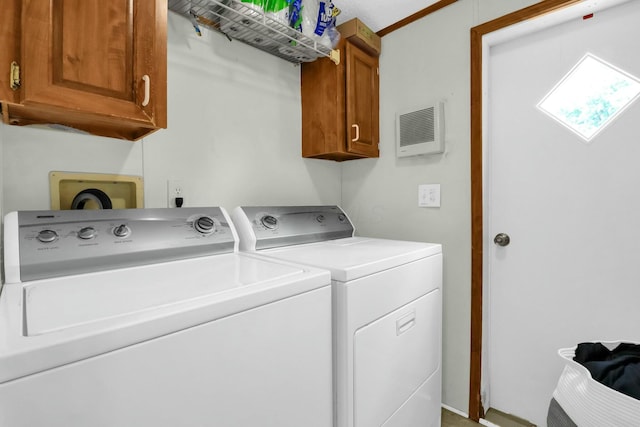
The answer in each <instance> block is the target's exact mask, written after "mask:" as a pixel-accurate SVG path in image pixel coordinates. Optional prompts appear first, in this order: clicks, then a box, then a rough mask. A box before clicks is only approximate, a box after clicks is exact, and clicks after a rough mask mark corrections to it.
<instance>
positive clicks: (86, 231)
mask: <svg viewBox="0 0 640 427" xmlns="http://www.w3.org/2000/svg"><path fill="white" fill-rule="evenodd" d="M78 237H79V238H81V239H83V240H89V239H93V238H94V237H96V229H95V228H93V227H83V228H81V229H80V231H78Z"/></svg>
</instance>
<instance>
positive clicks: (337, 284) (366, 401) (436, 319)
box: [232, 206, 442, 427]
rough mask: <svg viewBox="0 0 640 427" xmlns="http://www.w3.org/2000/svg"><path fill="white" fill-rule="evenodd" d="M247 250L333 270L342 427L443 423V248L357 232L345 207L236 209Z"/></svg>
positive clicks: (337, 396) (337, 407)
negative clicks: (377, 237) (374, 236)
mask: <svg viewBox="0 0 640 427" xmlns="http://www.w3.org/2000/svg"><path fill="white" fill-rule="evenodd" d="M232 221H233V222H234V225H235V226H236V228H237V231H238V235H239V238H240V250H241V251H249V252H256V253H257V254H259V255H261V256H263V257H268V258H269V259H278V260H286V261H291V262H295V263H300V264H304V265H309V266H314V267H318V268H324V269H327V270H329V271H331V277H332V290H333V320H334V324H333V328H334V392H335V399H336V400H335V407H334V416H335V425H336V427H377V426H385V427H439V426H440V412H441V382H442V380H441V353H442V350H441V348H442V289H441V288H442V249H441V245H439V244H431V243H419V242H407V241H397V240H386V239H373V238H365V237H353V235H354V227H353V225H352V223H351V221H350V220H349V218H348V217H347V215H346V214H345V213H344V212H343V211H342V210H341V209H340V208H339V207H337V206H295V207H274V206H259V207H256V206H253V207H238V208H236V209H235V210H234V211H233V212H232Z"/></svg>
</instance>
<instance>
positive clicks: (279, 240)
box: [232, 206, 354, 251]
mask: <svg viewBox="0 0 640 427" xmlns="http://www.w3.org/2000/svg"><path fill="white" fill-rule="evenodd" d="M232 216H233V222H234V224H235V226H236V227H237V229H238V234H239V236H240V248H241V250H246V251H253V250H258V249H268V248H277V247H282V246H290V245H297V244H302V243H313V242H321V241H325V240H334V239H341V238H345V237H352V236H353V233H354V228H353V224H352V223H351V221H350V220H349V218H348V217H347V215H346V214H345V213H344V211H343V210H342V209H340V208H339V207H338V206H242V207H239V208H236V209H235V210H234V211H233V214H232Z"/></svg>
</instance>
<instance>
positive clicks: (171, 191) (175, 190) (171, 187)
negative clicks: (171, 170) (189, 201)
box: [167, 179, 184, 208]
mask: <svg viewBox="0 0 640 427" xmlns="http://www.w3.org/2000/svg"><path fill="white" fill-rule="evenodd" d="M176 197H182V200H183V201H184V187H183V186H182V181H180V180H176V179H170V180H169V181H167V206H168V207H170V208H175V207H177V206H176ZM183 203H184V202H183ZM183 206H184V205H183Z"/></svg>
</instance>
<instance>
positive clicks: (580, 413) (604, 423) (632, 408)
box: [550, 341, 640, 427]
mask: <svg viewBox="0 0 640 427" xmlns="http://www.w3.org/2000/svg"><path fill="white" fill-rule="evenodd" d="M623 342H625V343H631V344H637V343H635V342H632V341H606V342H603V341H600V343H601V344H603V345H604V346H606V347H607V348H609V349H614V348H615V347H617V346H618V344H621V343H623ZM576 348H577V346H575V347H571V348H564V349H560V350H558V354H559V355H560V357H562V359H563V360H564V361H565V363H566V365H565V368H564V370H563V371H562V375H561V376H560V379H559V380H558V384H557V386H556V389H555V391H554V392H553V398H554V399H555V400H556V401H557V403H558V404H559V405H560V407H561V408H562V409H563V410H564V412H565V413H566V415H567V416H568V417H569V418H570V419H571V421H573V423H575V424H576V425H577V426H578V427H638V426H640V400H637V399H634V398H633V397H630V396H627V395H625V394H622V393H620V392H618V391H616V390H613V389H612V388H609V387H607V386H605V385H604V384H601V383H599V382H598V381H596V380H594V379H593V378H592V377H591V373H590V372H589V370H588V369H587V368H585V367H584V366H582V365H581V364H580V363H578V362H576V361H574V360H573V358H574V357H575V351H576ZM559 425H571V424H570V423H567V424H562V423H560V424H559ZM550 427H551V425H550Z"/></svg>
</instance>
